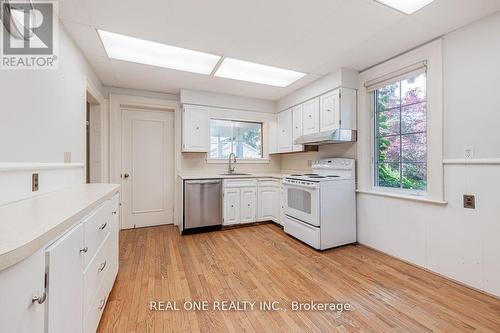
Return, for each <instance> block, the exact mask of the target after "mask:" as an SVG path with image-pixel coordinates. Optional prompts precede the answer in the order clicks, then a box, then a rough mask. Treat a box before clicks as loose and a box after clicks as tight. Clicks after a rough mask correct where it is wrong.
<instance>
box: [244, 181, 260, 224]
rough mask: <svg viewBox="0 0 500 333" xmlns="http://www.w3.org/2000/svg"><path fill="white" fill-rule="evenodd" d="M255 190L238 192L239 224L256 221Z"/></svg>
mask: <svg viewBox="0 0 500 333" xmlns="http://www.w3.org/2000/svg"><path fill="white" fill-rule="evenodd" d="M256 201H257V190H256V188H255V187H248V188H242V189H241V190H240V223H252V222H255V221H256V210H257V209H256V208H257V207H256Z"/></svg>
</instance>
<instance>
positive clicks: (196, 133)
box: [182, 105, 210, 153]
mask: <svg viewBox="0 0 500 333" xmlns="http://www.w3.org/2000/svg"><path fill="white" fill-rule="evenodd" d="M209 126H210V120H209V117H208V110H206V109H205V108H203V107H199V106H192V105H185V106H184V109H183V111H182V151H183V152H202V153H203V152H208V151H209V141H210V140H209Z"/></svg>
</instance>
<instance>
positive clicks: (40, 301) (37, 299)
mask: <svg viewBox="0 0 500 333" xmlns="http://www.w3.org/2000/svg"><path fill="white" fill-rule="evenodd" d="M46 299H47V293H46V292H45V291H44V292H43V294H42V296H33V298H32V299H31V303H35V302H36V303H38V304H43V302H45V300H46Z"/></svg>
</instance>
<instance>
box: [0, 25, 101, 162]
mask: <svg viewBox="0 0 500 333" xmlns="http://www.w3.org/2000/svg"><path fill="white" fill-rule="evenodd" d="M59 29H60V30H59V31H60V33H59V43H60V47H59V50H60V54H59V69H57V70H2V71H1V73H0V91H1V92H2V97H1V106H0V119H1V121H0V162H63V161H64V154H63V153H64V152H65V151H68V152H71V153H72V161H73V162H83V161H84V159H85V152H84V139H83V135H84V130H85V129H84V110H85V77H88V79H89V80H91V81H92V82H93V83H94V85H95V86H96V87H97V88H98V89H102V87H101V84H100V81H99V80H98V78H97V76H96V75H95V74H94V72H93V71H92V69H91V68H90V67H89V65H88V63H87V62H86V60H85V58H84V57H83V56H82V53H81V51H80V50H79V49H78V48H77V47H76V46H75V44H74V43H73V41H72V40H71V39H70V38H69V37H68V35H67V33H66V31H65V30H64V27H63V26H62V25H61V24H59Z"/></svg>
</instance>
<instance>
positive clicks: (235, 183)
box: [224, 179, 257, 188]
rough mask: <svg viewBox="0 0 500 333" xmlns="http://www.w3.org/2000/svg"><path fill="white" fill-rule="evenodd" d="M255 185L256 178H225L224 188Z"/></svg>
mask: <svg viewBox="0 0 500 333" xmlns="http://www.w3.org/2000/svg"><path fill="white" fill-rule="evenodd" d="M252 186H257V180H256V179H225V180H224V188H235V187H238V188H240V187H252Z"/></svg>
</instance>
